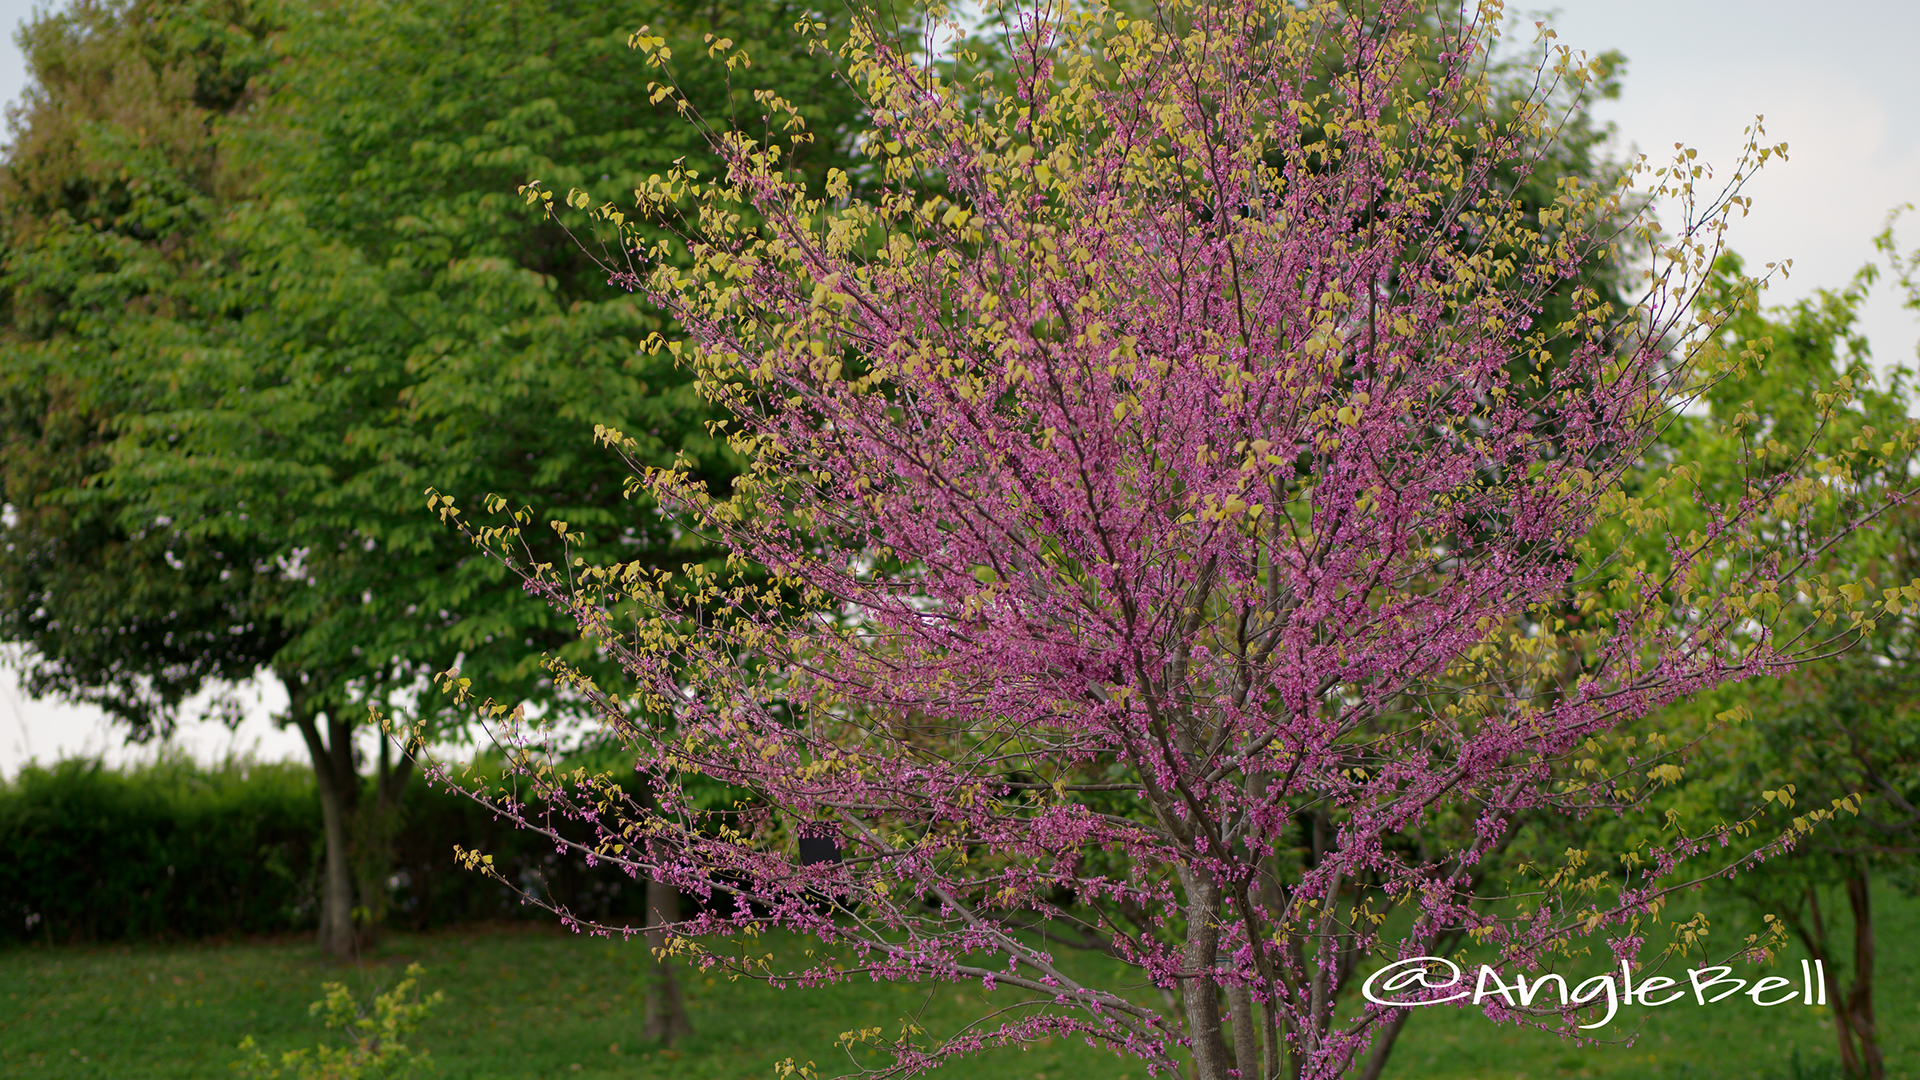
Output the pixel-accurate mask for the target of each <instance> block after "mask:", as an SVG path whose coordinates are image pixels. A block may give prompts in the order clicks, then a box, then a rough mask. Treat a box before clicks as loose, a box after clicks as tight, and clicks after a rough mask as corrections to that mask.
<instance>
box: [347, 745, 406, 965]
mask: <svg viewBox="0 0 1920 1080" xmlns="http://www.w3.org/2000/svg"><path fill="white" fill-rule="evenodd" d="M347 737H348V738H351V734H350V733H349V734H348V735H347ZM411 749H412V748H411V747H410V748H408V751H406V752H403V753H402V754H401V755H400V760H399V761H398V762H396V761H394V760H393V751H392V747H391V746H390V745H389V743H388V742H387V740H386V739H384V738H382V739H381V740H380V761H379V770H380V771H379V773H378V775H377V777H376V779H375V782H374V791H373V805H371V806H366V805H362V806H360V807H359V808H358V810H357V811H356V812H355V813H354V815H353V820H352V821H351V822H350V823H349V826H350V827H349V829H348V838H349V841H350V845H351V846H350V851H349V853H350V855H351V857H352V861H353V870H354V877H355V878H356V879H357V882H358V884H359V895H360V906H359V911H360V913H361V918H360V919H359V920H358V930H359V934H360V944H361V945H362V946H369V947H370V946H372V945H373V944H374V942H375V941H376V940H377V939H378V935H379V930H380V927H382V926H384V925H385V924H386V917H387V908H388V890H387V880H388V879H389V878H390V877H392V875H393V838H394V834H395V833H396V832H397V831H398V830H399V827H400V809H401V808H400V798H401V796H402V795H403V794H405V792H406V788H407V780H408V779H409V778H410V777H411V776H412V774H413V755H412V753H411ZM353 782H354V783H355V784H358V783H359V776H358V775H355V777H354V779H353Z"/></svg>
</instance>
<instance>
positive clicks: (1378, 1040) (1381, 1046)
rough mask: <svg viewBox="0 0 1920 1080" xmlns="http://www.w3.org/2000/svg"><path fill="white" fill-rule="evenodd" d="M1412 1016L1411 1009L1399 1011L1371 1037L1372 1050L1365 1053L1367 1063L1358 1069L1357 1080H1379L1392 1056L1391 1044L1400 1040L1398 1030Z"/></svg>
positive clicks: (1404, 1025) (1405, 1024)
mask: <svg viewBox="0 0 1920 1080" xmlns="http://www.w3.org/2000/svg"><path fill="white" fill-rule="evenodd" d="M1412 1015H1413V1010H1412V1009H1400V1010H1398V1011H1396V1012H1395V1013H1394V1014H1393V1019H1391V1020H1388V1021H1387V1024H1386V1026H1385V1027H1383V1028H1381V1029H1380V1033H1379V1034H1377V1035H1375V1036H1374V1037H1373V1049H1372V1050H1369V1051H1368V1052H1367V1062H1366V1064H1365V1065H1362V1066H1361V1067H1360V1076H1359V1080H1380V1072H1381V1070H1382V1069H1385V1068H1386V1067H1387V1058H1389V1057H1391V1056H1392V1055H1393V1044H1394V1042H1395V1041H1396V1040H1398V1039H1399V1038H1400V1030H1401V1029H1402V1028H1404V1027H1406V1026H1407V1018H1408V1017H1410V1016H1412Z"/></svg>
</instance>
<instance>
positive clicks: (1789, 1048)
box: [0, 891, 1920, 1080]
mask: <svg viewBox="0 0 1920 1080" xmlns="http://www.w3.org/2000/svg"><path fill="white" fill-rule="evenodd" d="M1876 903H1877V905H1878V908H1877V912H1876V915H1877V919H1876V921H1877V923H1878V924H1879V925H1878V930H1879V934H1878V938H1879V944H1880V961H1879V970H1880V978H1879V980H1878V982H1877V991H1878V993H1877V1001H1878V1006H1879V1008H1878V1012H1879V1017H1880V1031H1881V1039H1882V1046H1883V1048H1884V1050H1885V1052H1886V1058H1887V1064H1888V1075H1889V1077H1892V1078H1894V1080H1920V902H1915V901H1912V900H1903V899H1901V898H1898V897H1896V896H1894V895H1892V894H1891V893H1889V892H1885V891H1882V892H1881V893H1880V894H1879V895H1877V896H1876ZM771 944H772V946H773V947H775V948H776V949H778V948H779V947H781V945H782V942H779V941H773V942H771ZM784 944H785V946H786V947H798V946H796V945H794V943H792V942H791V940H790V939H789V940H788V941H786V942H785V943H784ZM645 958H646V954H645V952H644V951H643V946H641V945H640V944H638V943H637V942H636V943H616V942H609V941H606V940H602V939H597V938H584V937H577V936H574V935H570V934H566V933H564V932H560V931H557V930H551V929H543V928H529V927H511V928H467V929H463V930H458V931H449V932H444V933H435V934H427V935H404V934H401V935H394V936H393V937H391V938H390V939H389V940H388V941H387V942H386V943H385V944H383V945H382V946H381V948H380V949H379V950H378V951H377V953H376V954H375V955H374V956H372V957H370V958H368V960H367V962H366V963H364V964H363V965H361V966H359V967H345V968H342V967H336V966H334V965H330V964H327V963H324V962H322V961H321V960H320V959H319V958H318V956H317V954H316V953H315V952H314V950H313V948H312V946H311V945H310V944H309V943H308V942H307V941H306V940H304V939H299V940H288V941H283V942H267V943H248V944H195V945H172V946H134V947H113V948H104V947H103V948H86V947H62V948H58V949H49V948H46V947H38V948H22V949H14V950H11V951H7V952H0V995H4V1000H0V1076H4V1077H49V1078H51V1077H112V1078H119V1077H127V1078H137V1077H154V1078H160V1077H166V1078H175V1077H179V1078H185V1077H227V1076H230V1075H231V1074H230V1073H229V1071H228V1068H227V1066H228V1063H229V1062H231V1061H233V1060H235V1059H236V1058H237V1056H238V1055H237V1054H236V1053H235V1051H234V1047H235V1045H236V1044H237V1043H239V1041H240V1039H241V1037H242V1036H244V1035H248V1034H251V1035H253V1036H254V1038H255V1039H256V1041H258V1042H259V1043H260V1044H261V1045H262V1046H263V1047H264V1048H265V1049H266V1050H267V1051H268V1052H269V1054H271V1055H273V1056H276V1057H277V1056H278V1054H279V1052H280V1051H281V1050H284V1049H289V1048H292V1047H295V1046H303V1045H304V1046H311V1045H313V1044H315V1043H316V1042H318V1041H320V1040H321V1039H322V1038H323V1037H324V1035H325V1032H324V1031H323V1029H322V1028H321V1027H320V1025H319V1022H318V1021H317V1020H316V1019H314V1018H312V1017H310V1016H309V1015H308V1013H307V1005H308V1004H309V1003H310V1002H312V1001H313V1000H315V999H316V998H318V997H319V996H320V984H321V983H322V982H324V981H328V980H339V981H345V982H346V983H347V984H348V985H349V986H350V987H353V988H354V989H355V990H356V991H359V990H363V989H365V988H368V987H371V986H374V985H380V986H385V985H388V984H390V983H392V982H393V981H395V980H397V979H398V978H399V973H400V969H401V968H403V967H404V966H405V965H406V964H407V963H409V962H411V961H416V960H417V961H419V962H420V963H422V964H423V965H425V967H426V969H427V975H426V978H425V980H424V985H425V987H426V989H428V990H434V989H438V990H444V991H445V992H446V995H447V1001H446V1002H445V1003H444V1004H443V1005H441V1006H440V1007H439V1008H438V1009H437V1010H436V1011H435V1013H434V1015H433V1016H432V1017H431V1018H430V1019H429V1021H428V1023H427V1025H426V1027H425V1028H424V1030H423V1031H422V1032H421V1033H420V1034H419V1035H418V1036H416V1038H415V1040H414V1041H415V1044H416V1045H418V1046H424V1047H426V1048H428V1049H430V1050H431V1051H432V1053H433V1057H434V1058H435V1060H436V1061H437V1062H438V1064H439V1069H438V1075H439V1076H441V1077H445V1078H448V1080H488V1078H502V1080H505V1078H513V1080H522V1078H528V1080H531V1078H537V1077H555V1078H558V1077H596V1076H597V1077H659V1078H667V1077H672V1078H674V1080H707V1078H727V1080H733V1078H756V1080H770V1078H771V1077H772V1076H773V1072H772V1066H773V1063H774V1062H776V1061H778V1060H780V1059H782V1058H786V1057H789V1056H791V1057H793V1058H795V1059H797V1060H799V1061H803V1062H804V1061H807V1060H813V1061H816V1062H819V1063H820V1064H821V1065H822V1066H825V1067H828V1071H829V1075H831V1073H832V1072H837V1071H840V1070H839V1069H837V1068H833V1066H834V1065H835V1064H836V1063H839V1064H845V1062H846V1059H845V1057H844V1055H843V1054H842V1053H841V1052H840V1051H838V1050H836V1049H835V1047H834V1038H835V1036H836V1035H837V1034H838V1033H839V1032H841V1031H844V1030H847V1029H849V1028H854V1027H862V1026H866V1027H872V1026H882V1027H884V1028H885V1029H886V1032H887V1035H888V1036H889V1037H891V1036H892V1035H893V1034H894V1033H895V1030H896V1029H897V1027H898V1024H899V1018H900V1017H902V1016H906V1015H910V1014H914V1013H916V1012H920V1015H921V1016H922V1017H923V1019H922V1021H921V1022H922V1023H923V1024H924V1025H925V1026H926V1027H928V1028H929V1029H931V1030H933V1031H936V1032H944V1031H948V1030H951V1029H952V1028H953V1027H954V1026H956V1025H957V1024H958V1023H959V1022H960V1021H961V1019H962V1018H963V1017H968V1016H971V1015H977V1012H976V1011H977V1010H978V1009H979V1007H980V1005H981V1004H982V1002H983V1000H984V999H985V995H983V993H982V992H981V990H980V988H979V987H977V986H971V985H969V986H941V987H938V988H930V987H928V986H926V985H919V986H890V985H889V986H882V985H875V984H872V983H854V984H850V985H843V986H839V987H834V988H826V989H817V990H784V991H775V990H770V989H768V988H766V987H765V986H763V985H761V984H758V983H749V982H746V981H744V980H743V981H741V982H728V981H727V980H726V979H725V977H724V976H719V975H716V976H715V977H708V976H704V975H700V974H698V973H694V974H692V975H691V976H690V977H689V978H688V979H687V991H688V1009H689V1012H690V1013H691V1016H692V1020H693V1025H694V1029H695V1035H694V1037H693V1038H692V1039H691V1040H689V1041H687V1042H686V1043H684V1044H682V1045H681V1046H678V1047H675V1048H674V1049H671V1050H666V1051H662V1050H659V1049H657V1048H656V1047H654V1046H651V1045H649V1044H648V1043H646V1042H645V1041H644V1040H642V1039H640V1038H639V1035H638V1030H639V1026H640V1008H641V1002H642V1000H643V993H644V985H643V984H642V982H641V978H642V975H643V972H644V970H645ZM1074 961H1075V963H1076V965H1077V966H1085V967H1087V968H1089V969H1091V968H1093V967H1094V966H1095V965H1096V964H1097V963H1098V962H1099V961H1098V958H1095V957H1075V958H1074ZM1786 966H1787V967H1789V968H1792V969H1793V970H1794V972H1797V969H1798V963H1797V958H1794V959H1793V961H1792V962H1790V963H1789V964H1787V965H1786ZM1087 973H1088V974H1090V975H1091V974H1094V973H1095V972H1093V971H1092V970H1089V971H1088V972H1087ZM993 998H994V1000H995V1002H996V1003H999V1002H1001V1001H1003V1000H1009V999H1008V997H1007V995H1006V992H1005V991H1002V992H1000V993H996V994H995V995H993ZM923 1009H924V1011H923V1012H921V1010H923ZM1612 1030H1613V1031H1615V1032H1616V1033H1619V1034H1625V1033H1627V1032H1630V1031H1635V1030H1637V1031H1638V1038H1637V1040H1636V1042H1635V1044H1634V1045H1633V1046H1631V1047H1628V1046H1622V1045H1602V1046H1588V1047H1576V1046H1572V1045H1570V1044H1567V1043H1565V1042H1562V1041H1560V1040H1559V1039H1558V1038H1556V1037H1554V1036H1552V1035H1548V1034H1543V1033H1539V1032H1533V1031H1523V1030H1519V1029H1516V1028H1513V1027H1510V1026H1508V1027H1502V1026H1496V1025H1494V1024H1492V1023H1489V1022H1488V1021H1487V1020H1486V1019H1485V1018H1484V1017H1482V1016H1480V1015H1479V1014H1478V1013H1475V1012H1468V1011H1465V1010H1453V1009H1447V1008H1438V1009H1430V1010H1425V1011H1423V1012H1422V1013H1420V1014H1417V1015H1416V1016H1415V1018H1414V1019H1413V1021H1412V1022H1411V1023H1409V1025H1408V1028H1407V1031H1406V1034H1405V1035H1404V1036H1403V1037H1402V1039H1401V1041H1400V1044H1399V1046H1398V1047H1397V1048H1396V1050H1395V1052H1394V1057H1393V1062H1392V1064H1391V1065H1390V1067H1389V1068H1388V1070H1387V1072H1388V1075H1389V1076H1392V1077H1396V1078H1399V1077H1406V1078H1429V1077H1431V1078H1444V1080H1507V1078H1513V1080H1521V1078H1527V1080H1539V1078H1555V1077H1567V1078H1573V1077H1598V1078H1615V1077H1617V1078H1621V1080H1625V1078H1627V1077H1633V1078H1636V1080H1639V1078H1656V1077H1658V1078H1666V1077H1676V1078H1677V1077H1690V1078H1699V1080H1710V1078H1727V1080H1749V1078H1752V1080H1767V1078H1777V1080H1795V1077H1796V1076H1800V1077H1809V1078H1813V1077H1826V1076H1831V1075H1834V1074H1833V1072H1832V1063H1833V1061H1834V1058H1835V1051H1834V1049H1833V1036H1832V1031H1831V1020H1830V1018H1829V1017H1828V1016H1827V1015H1826V1013H1825V1010H1821V1009H1810V1008H1804V1007H1800V1006H1797V1005H1793V1006H1783V1007H1779V1008H1774V1009H1760V1008H1757V1007H1754V1006H1753V1005H1752V1003H1751V1002H1750V1001H1747V1000H1746V999H1744V998H1741V999H1739V1000H1738V1001H1737V1002H1736V1001H1735V1000H1732V999H1729V1000H1728V1001H1725V1002H1722V1003H1720V1004H1718V1005H1715V1006H1710V1007H1707V1008H1700V1007H1698V1006H1694V1005H1691V1004H1688V1003H1685V1002H1682V1003H1677V1004H1675V1005H1672V1006H1668V1007H1667V1008H1664V1009H1653V1010H1646V1009H1639V1008H1635V1009H1631V1010H1622V1014H1621V1016H1620V1017H1619V1018H1618V1019H1616V1020H1615V1022H1614V1026H1613V1029H1612ZM1796 1051H1797V1052H1798V1054H1799V1055H1800V1057H1799V1066H1798V1071H1797V1072H1796V1065H1795V1059H1794V1054H1795V1052H1796ZM938 1075H940V1076H941V1077H943V1078H946V1080H965V1078H973V1077H981V1078H985V1077H995V1078H1007V1080H1014V1078H1018V1080H1074V1078H1079V1077H1089V1078H1098V1080H1121V1078H1130V1080H1140V1078H1144V1076H1145V1070H1144V1069H1143V1068H1142V1067H1141V1066H1140V1065H1139V1063H1137V1062H1134V1061H1121V1060H1119V1059H1116V1058H1115V1057H1114V1056H1113V1055H1111V1054H1108V1053H1104V1052H1100V1051H1095V1050H1092V1049H1090V1048H1088V1047H1087V1046H1085V1045H1084V1044H1080V1043H1072V1042H1063V1041H1055V1042H1054V1043H1053V1044H1051V1045H1043V1046H1036V1047H1033V1048H1030V1049H1027V1050H1024V1051H1002V1052H998V1053H995V1054H991V1055H987V1056H984V1057H981V1058H977V1059H973V1060H970V1061H966V1062H962V1063H958V1064H956V1065H953V1066H949V1067H947V1068H944V1069H942V1070H940V1072H939V1074H938Z"/></svg>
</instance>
